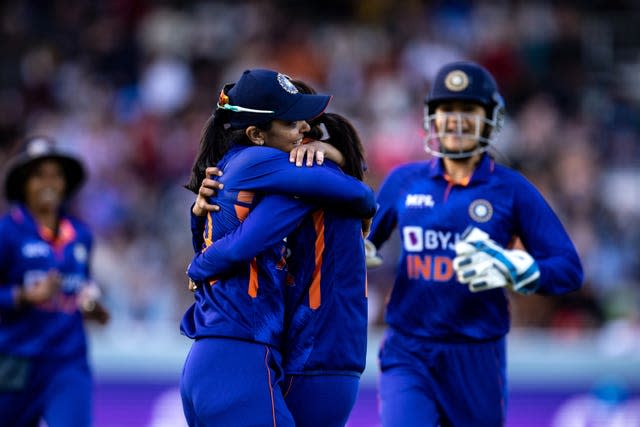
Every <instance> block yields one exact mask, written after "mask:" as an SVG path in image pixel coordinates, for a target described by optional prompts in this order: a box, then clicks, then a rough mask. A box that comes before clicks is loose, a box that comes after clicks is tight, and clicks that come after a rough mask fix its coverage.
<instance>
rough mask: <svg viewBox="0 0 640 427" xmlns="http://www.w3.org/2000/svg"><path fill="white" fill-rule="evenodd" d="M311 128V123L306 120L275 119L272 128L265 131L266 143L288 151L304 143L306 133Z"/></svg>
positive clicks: (268, 145)
mask: <svg viewBox="0 0 640 427" xmlns="http://www.w3.org/2000/svg"><path fill="white" fill-rule="evenodd" d="M310 129H311V128H310V127H309V123H307V122H306V121H304V120H299V121H295V122H285V121H282V120H274V121H273V122H272V123H271V129H269V130H268V131H266V132H265V137H264V145H265V146H267V147H273V148H277V149H278V150H282V151H284V152H286V153H288V152H290V151H291V150H293V149H294V148H295V147H297V146H298V145H300V144H301V143H302V139H303V138H304V133H305V132H308V131H309V130H310Z"/></svg>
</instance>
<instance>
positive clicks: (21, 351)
mask: <svg viewBox="0 0 640 427" xmlns="http://www.w3.org/2000/svg"><path fill="white" fill-rule="evenodd" d="M84 180H85V169H84V166H83V165H82V163H81V162H80V160H78V159H77V158H75V157H74V156H71V155H69V154H66V153H64V152H62V151H60V150H59V149H58V148H57V147H56V145H55V142H54V141H53V140H52V139H50V138H48V137H44V136H36V137H31V138H27V139H26V141H25V142H24V144H23V146H22V147H21V151H20V153H19V154H17V155H16V156H15V157H13V158H12V159H10V161H9V164H8V167H7V174H6V177H5V195H6V197H7V199H8V200H9V201H10V202H11V207H10V210H9V212H7V213H6V214H5V215H4V216H2V218H0V425H3V426H12V427H32V426H37V425H39V422H40V421H45V422H46V425H47V426H48V427H90V426H91V419H92V416H91V407H92V406H91V405H92V377H91V371H90V368H89V364H88V360H87V343H86V336H85V329H84V324H83V320H84V319H91V320H96V321H98V322H99V323H102V324H104V323H106V322H107V321H108V320H109V313H108V312H107V311H106V309H105V308H104V306H102V304H101V303H100V302H99V300H98V297H99V292H98V290H97V287H96V285H95V284H93V282H92V280H91V274H90V266H89V262H90V255H91V248H92V244H93V236H92V234H91V232H90V231H89V229H88V228H87V226H86V225H85V224H84V223H83V222H82V221H80V220H79V219H78V218H76V217H74V216H72V215H70V214H69V213H68V211H67V209H66V202H67V201H68V200H69V198H70V197H71V196H72V195H74V194H75V192H76V191H77V190H78V189H79V188H80V187H81V185H82V183H83V182H84Z"/></svg>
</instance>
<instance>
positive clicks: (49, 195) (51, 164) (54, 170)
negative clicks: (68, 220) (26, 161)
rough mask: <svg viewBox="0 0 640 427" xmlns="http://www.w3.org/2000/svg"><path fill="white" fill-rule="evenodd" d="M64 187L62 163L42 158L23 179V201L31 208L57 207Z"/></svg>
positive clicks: (62, 195)
mask: <svg viewBox="0 0 640 427" xmlns="http://www.w3.org/2000/svg"><path fill="white" fill-rule="evenodd" d="M65 188H66V179H65V174H64V171H63V170H62V165H61V164H60V163H59V162H57V161H55V160H42V161H40V162H38V163H36V164H35V165H34V166H33V169H32V170H31V171H30V173H29V176H28V178H27V180H26V181H25V184H24V190H25V193H24V194H25V202H26V204H27V206H29V208H31V209H33V210H43V209H47V210H48V209H57V208H58V207H59V206H60V205H61V204H62V201H63V200H64V193H65Z"/></svg>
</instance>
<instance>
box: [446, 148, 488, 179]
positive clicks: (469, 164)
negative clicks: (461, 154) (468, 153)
mask: <svg viewBox="0 0 640 427" xmlns="http://www.w3.org/2000/svg"><path fill="white" fill-rule="evenodd" d="M443 160H444V168H445V170H446V171H447V175H448V176H449V178H450V179H451V180H452V181H453V182H455V183H461V182H465V181H466V180H468V178H469V177H470V176H471V174H473V171H474V170H475V169H476V166H477V165H478V161H479V160H480V156H479V155H476V156H473V157H468V158H465V159H448V158H445V159H443Z"/></svg>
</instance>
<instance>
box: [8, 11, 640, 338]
mask: <svg viewBox="0 0 640 427" xmlns="http://www.w3.org/2000/svg"><path fill="white" fill-rule="evenodd" d="M0 8H1V16H0V43H1V45H2V49H0V164H2V165H3V166H4V165H5V164H6V159H7V157H8V156H10V155H11V154H12V152H13V150H14V149H15V148H16V144H17V143H18V141H19V140H20V138H21V137H23V136H24V135H27V134H29V135H31V134H37V133H43V134H48V135H51V136H54V137H55V138H56V139H57V140H59V142H60V143H61V144H62V145H63V146H64V147H65V148H67V149H69V150H70V151H73V152H75V153H77V154H79V155H80V156H81V157H82V158H83V159H84V160H85V162H86V165H87V166H88V169H89V171H90V178H89V181H88V185H87V186H85V187H84V189H83V190H82V191H81V193H80V194H79V196H78V197H77V198H76V200H75V205H74V206H73V208H74V209H75V210H76V212H77V213H78V214H79V215H80V216H81V217H82V218H83V219H84V220H85V221H87V222H88V223H89V224H90V226H91V227H92V228H93V230H94V232H95V234H96V251H95V255H94V259H93V267H94V274H95V276H96V278H97V280H98V282H99V283H100V284H101V285H102V287H103V289H104V292H105V296H106V299H107V303H108V304H109V306H110V309H111V310H112V314H113V320H114V321H113V322H112V323H113V324H114V325H115V327H117V326H118V325H120V326H123V325H124V326H126V327H131V328H140V329H142V330H147V329H149V328H154V325H158V324H163V325H166V324H167V322H169V323H173V324H175V330H171V331H170V332H171V333H178V322H179V319H180V316H181V315H182V313H183V311H184V309H185V308H186V307H187V306H188V305H189V304H190V301H191V299H192V295H191V293H190V292H189V291H188V290H187V283H186V276H185V269H186V265H187V263H188V262H189V261H190V259H191V256H192V254H193V249H192V247H191V238H190V230H189V209H190V205H191V203H192V201H193V200H194V195H193V194H192V193H189V192H188V191H187V190H185V189H184V188H183V187H182V185H183V184H185V183H186V181H187V179H188V176H189V172H190V169H191V165H192V162H193V160H194V158H195V155H196V152H197V148H198V140H199V137H200V131H201V128H202V126H203V124H204V123H205V121H206V119H207V118H208V117H209V115H210V114H211V113H212V111H213V108H214V107H215V103H216V100H217V97H218V93H219V91H220V88H221V86H222V85H223V84H224V83H227V82H231V81H234V80H236V79H237V77H238V76H239V75H240V74H241V72H242V71H243V70H244V69H246V68H253V67H261V68H272V69H277V70H279V71H282V72H284V73H286V74H288V75H290V76H292V77H294V78H300V79H303V80H305V81H307V82H309V83H311V84H312V85H313V86H314V87H315V88H316V89H318V91H319V92H322V93H329V94H332V95H333V100H332V103H331V105H330V110H332V111H335V112H339V113H342V114H345V115H346V116H347V117H349V118H350V119H351V120H352V121H353V123H354V125H355V126H356V128H357V129H358V131H359V132H360V135H361V137H362V140H363V142H364V144H365V148H366V151H367V152H366V155H367V160H368V172H367V182H368V183H369V184H370V185H371V186H372V187H373V188H374V189H377V188H378V186H379V184H380V182H381V180H382V179H383V178H384V176H385V175H386V174H387V173H388V172H389V170H390V169H391V168H393V167H394V166H396V165H398V164H400V163H403V162H406V161H414V160H420V159H426V158H427V155H426V153H425V152H424V150H423V142H422V139H423V131H422V114H423V110H422V108H423V104H422V102H423V98H424V96H425V95H426V93H427V91H428V89H429V86H430V82H431V79H432V78H433V77H434V75H435V72H436V70H437V69H438V68H439V67H440V66H441V65H443V64H444V63H446V62H449V61H452V60H456V59H472V60H475V61H477V62H479V63H481V64H483V65H484V66H486V67H487V68H488V69H489V70H490V71H491V72H492V73H493V74H494V75H495V76H496V79H497V81H498V85H499V86H500V88H501V92H502V95H503V97H504V98H505V100H506V104H507V123H506V127H505V129H504V130H503V132H502V134H501V136H500V139H499V142H498V144H497V146H496V152H495V155H496V158H497V160H498V161H500V162H503V163H506V164H509V165H511V166H513V167H515V168H516V169H518V170H520V171H521V172H522V173H524V174H525V175H526V176H527V177H528V178H529V179H531V180H532V181H533V182H534V183H535V184H536V185H537V186H538V187H539V188H540V189H541V191H542V193H543V194H544V195H545V196H546V198H547V199H548V200H550V202H551V203H552V205H553V207H554V209H555V210H556V211H557V212H558V213H559V215H560V217H561V218H562V220H563V222H564V224H565V225H566V227H567V229H568V231H569V233H570V234H571V236H572V238H573V239H574V242H575V243H576V246H577V248H578V251H579V253H580V255H581V257H582V261H583V264H584V268H585V274H586V282H585V286H584V289H583V290H581V291H580V292H578V293H574V294H571V295H568V296H565V297H561V298H560V297H546V298H545V297H537V296H532V297H517V296H513V305H512V309H513V314H514V326H516V327H528V328H546V329H547V330H549V331H552V332H558V333H561V334H564V336H566V337H568V338H569V339H570V338H571V337H573V336H579V335H580V334H582V333H586V332H593V331H594V330H596V331H603V330H605V328H608V329H611V328H615V329H616V330H621V331H626V332H621V333H622V335H620V336H623V337H625V336H626V337H627V338H628V339H629V338H631V341H633V339H632V337H633V335H625V334H633V333H634V331H636V332H635V333H637V331H638V330H639V329H640V31H638V29H637V23H638V22H640V6H639V5H638V3H637V2H635V1H632V0H628V1H622V0H618V1H615V0H609V1H604V0H603V1H595V0H592V1H574V2H561V1H496V2H480V1H471V0H468V1H463V0H460V1H455V0H454V1H418V0H407V1H395V0H367V1H364V0H363V1H355V0H351V1H347V0H345V1H340V0H324V1H317V2H315V1H299V2H298V1H293V0H288V1H285V0H281V1H192V2H181V1H152V0H147V1H145V0H98V1H96V0H9V1H5V2H3V4H2V6H0ZM3 172H4V171H3ZM6 207H7V206H6V202H5V200H4V199H3V200H2V202H0V208H2V210H3V211H4V210H6ZM550 238H553V236H550ZM397 245H398V243H397V241H396V242H393V241H392V242H390V243H388V244H387V246H386V247H384V248H383V250H382V255H383V256H384V257H385V260H386V263H385V266H383V267H381V268H379V269H376V270H371V271H370V273H369V289H370V292H369V295H370V302H371V324H372V326H382V322H383V321H382V315H381V313H382V307H383V304H384V299H385V297H386V295H387V292H388V290H389V288H390V287H391V285H392V283H393V274H394V268H395V263H396V259H395V257H396V255H397V250H398V247H397ZM425 307H427V305H426V304H425ZM634 326H638V328H635V327H634ZM635 336H636V337H638V335H635ZM636 339H637V341H636V342H637V343H640V338H636ZM636 345H637V347H636V349H639V348H640V344H636Z"/></svg>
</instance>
